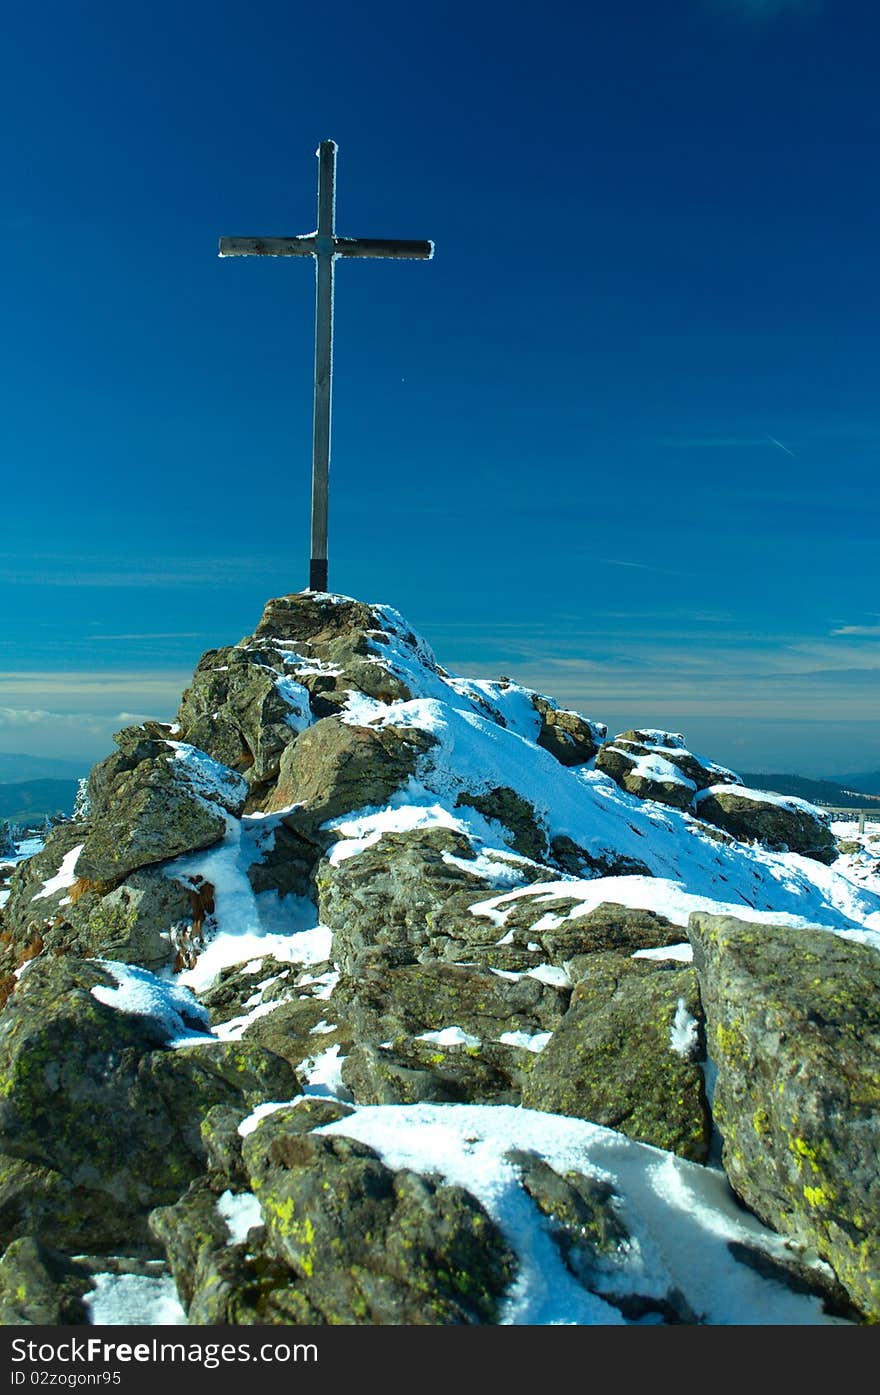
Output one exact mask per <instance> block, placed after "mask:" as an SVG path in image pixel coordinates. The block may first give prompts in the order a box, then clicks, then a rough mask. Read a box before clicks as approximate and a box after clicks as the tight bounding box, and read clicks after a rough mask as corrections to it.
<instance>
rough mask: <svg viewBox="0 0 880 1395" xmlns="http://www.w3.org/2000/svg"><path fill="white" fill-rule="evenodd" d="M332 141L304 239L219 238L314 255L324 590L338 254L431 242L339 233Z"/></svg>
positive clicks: (316, 457)
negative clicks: (313, 223)
mask: <svg viewBox="0 0 880 1395" xmlns="http://www.w3.org/2000/svg"><path fill="white" fill-rule="evenodd" d="M336 151H337V146H336V142H335V141H332V140H322V141H321V144H320V145H319V146H318V149H317V151H316V152H315V153H316V155H317V157H318V226H317V229H316V230H315V232H313V233H308V234H307V235H306V236H305V237H221V239H220V256H221V257H314V259H315V263H316V266H315V271H316V276H315V408H314V417H313V424H312V546H311V560H310V563H309V590H310V591H326V590H327V505H328V493H329V483H330V407H331V398H332V388H333V280H334V263H335V261H336V258H337V257H407V258H411V259H415V260H418V261H427V260H430V258H431V257H432V256H433V255H434V244H433V242H404V241H401V240H400V239H393V238H375V237H338V236H337V233H336Z"/></svg>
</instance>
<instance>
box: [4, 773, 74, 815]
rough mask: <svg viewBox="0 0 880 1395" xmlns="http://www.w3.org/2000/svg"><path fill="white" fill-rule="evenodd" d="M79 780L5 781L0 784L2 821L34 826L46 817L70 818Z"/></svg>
mask: <svg viewBox="0 0 880 1395" xmlns="http://www.w3.org/2000/svg"><path fill="white" fill-rule="evenodd" d="M76 790H77V781H76V780H6V781H3V782H2V783H0V819H8V820H9V822H10V823H24V824H27V823H33V822H35V821H36V820H39V819H44V818H45V817H46V815H47V814H69V813H71V812H72V810H73V802H74V800H75V799H76Z"/></svg>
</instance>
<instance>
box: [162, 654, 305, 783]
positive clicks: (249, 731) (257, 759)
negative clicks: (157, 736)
mask: <svg viewBox="0 0 880 1395" xmlns="http://www.w3.org/2000/svg"><path fill="white" fill-rule="evenodd" d="M311 720H312V712H311V705H310V701H309V694H308V691H307V690H306V689H305V688H304V687H303V686H302V685H301V684H300V683H298V682H297V681H296V679H295V678H293V677H292V676H291V674H290V672H289V670H288V669H287V668H286V666H285V663H284V659H283V656H282V654H281V653H280V652H279V651H276V650H273V649H271V648H270V647H264V648H250V647H246V646H241V645H237V646H235V647H229V648H225V649H214V650H210V651H209V652H208V653H207V654H205V655H204V657H203V658H202V659H201V661H200V663H199V664H198V666H197V668H196V670H195V673H194V674H193V680H192V683H191V684H190V686H189V688H187V690H186V692H185V693H184V695H183V698H182V701H181V706H180V710H179V712H178V715H177V721H178V724H179V727H180V730H181V735H182V739H183V740H184V741H187V742H189V743H191V744H192V745H193V746H197V747H199V749H200V750H203V751H207V752H208V753H209V755H211V756H213V757H214V759H215V760H217V761H220V762H221V763H222V764H224V765H228V766H230V767H231V768H232V769H233V770H237V771H239V772H240V773H241V774H242V775H244V777H245V779H246V780H247V782H248V785H249V786H250V787H251V790H252V791H256V792H258V793H265V790H266V789H267V788H268V786H269V785H270V784H271V783H272V782H273V781H275V780H276V779H277V778H278V771H279V765H280V761H281V753H282V752H283V751H284V749H285V747H287V746H288V745H290V743H291V742H292V741H295V740H296V737H297V734H298V733H299V732H300V731H302V730H303V729H304V728H305V727H306V726H308V725H309V723H310V722H311Z"/></svg>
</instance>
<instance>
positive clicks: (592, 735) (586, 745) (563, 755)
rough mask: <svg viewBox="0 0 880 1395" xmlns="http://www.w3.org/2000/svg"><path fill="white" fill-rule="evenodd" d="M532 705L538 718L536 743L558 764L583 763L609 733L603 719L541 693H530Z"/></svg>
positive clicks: (596, 751) (594, 753)
mask: <svg viewBox="0 0 880 1395" xmlns="http://www.w3.org/2000/svg"><path fill="white" fill-rule="evenodd" d="M532 706H533V707H534V709H535V711H536V712H537V713H538V715H539V717H540V718H541V729H540V731H539V732H538V736H537V743H538V745H539V746H542V747H543V748H544V750H545V751H549V752H550V754H551V755H552V756H555V757H556V759H557V760H558V761H559V763H560V764H561V765H567V766H574V765H585V764H586V763H587V761H590V760H592V759H593V757H594V756H595V755H596V754H597V753H598V750H599V747H600V745H601V744H602V742H603V741H604V739H605V737H606V736H607V734H608V728H607V727H606V726H605V725H604V724H603V723H602V722H591V721H590V720H589V718H587V717H582V716H581V714H580V713H579V712H569V711H567V710H566V709H565V708H562V707H559V706H557V704H556V703H555V702H554V701H553V699H552V698H548V697H544V695H543V693H532Z"/></svg>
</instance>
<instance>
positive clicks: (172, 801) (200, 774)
mask: <svg viewBox="0 0 880 1395" xmlns="http://www.w3.org/2000/svg"><path fill="white" fill-rule="evenodd" d="M116 741H117V744H118V745H119V747H120V750H119V752H118V753H117V754H115V755H113V756H109V757H108V758H107V760H105V761H103V762H101V764H100V765H98V766H96V767H95V769H94V770H93V771H92V774H91V776H90V777H89V789H90V793H91V800H92V812H91V817H90V820H89V823H88V826H87V831H86V837H85V842H84V845H83V848H82V851H81V853H80V855H79V858H78V859H77V862H76V866H75V868H74V871H75V872H76V876H77V877H78V878H80V879H84V880H86V881H88V882H91V883H99V884H104V885H105V886H107V887H108V888H109V887H110V886H115V885H118V883H119V882H121V881H122V880H123V878H124V877H126V876H127V875H128V873H129V872H133V871H135V870H136V869H137V868H139V867H147V866H149V865H150V864H151V863H154V862H163V861H165V860H166V859H168V858H172V857H177V856H178V855H179V854H180V853H184V852H194V851H198V850H199V849H202V848H207V847H210V846H211V845H212V844H213V843H217V842H219V841H220V839H221V838H223V836H224V834H225V833H226V828H227V818H226V816H227V814H232V815H233V816H236V815H239V814H240V813H241V811H242V809H243V807H244V803H245V799H246V797H247V788H248V787H247V784H246V782H245V781H244V780H243V779H242V777H241V776H240V775H238V774H237V773H236V772H235V771H233V770H231V769H230V768H229V767H228V766H225V765H221V764H219V763H218V762H217V761H215V760H213V759H212V758H211V757H210V756H208V755H206V754H205V753H204V752H203V751H199V750H197V749H196V748H195V747H193V746H191V745H189V744H187V743H184V742H178V741H174V740H172V739H170V738H167V739H159V738H157V737H155V736H154V735H153V734H152V733H151V731H150V730H148V729H146V728H139V727H135V728H126V729H125V730H123V731H122V732H119V733H118V734H117V736H116Z"/></svg>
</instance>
